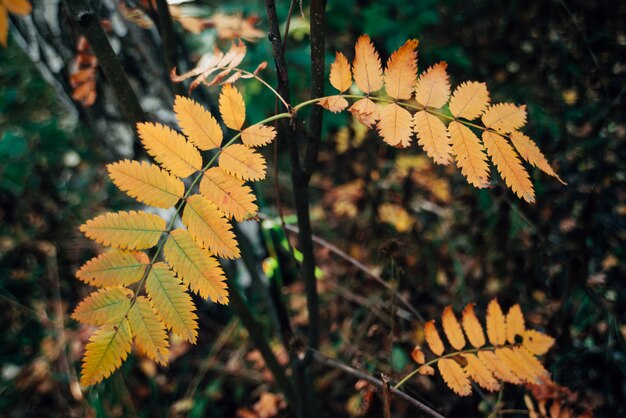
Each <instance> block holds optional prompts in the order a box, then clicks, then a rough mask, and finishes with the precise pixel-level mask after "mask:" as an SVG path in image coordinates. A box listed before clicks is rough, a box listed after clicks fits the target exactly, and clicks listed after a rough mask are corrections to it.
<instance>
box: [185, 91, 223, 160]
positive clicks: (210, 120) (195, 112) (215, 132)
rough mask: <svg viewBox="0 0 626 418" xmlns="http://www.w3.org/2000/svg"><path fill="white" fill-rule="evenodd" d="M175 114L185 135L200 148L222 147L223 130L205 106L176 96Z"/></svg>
mask: <svg viewBox="0 0 626 418" xmlns="http://www.w3.org/2000/svg"><path fill="white" fill-rule="evenodd" d="M174 112H175V113H176V119H178V124H179V125H180V128H181V129H182V130H183V133H184V134H185V135H187V138H189V140H190V141H191V142H193V143H194V144H195V145H196V146H197V147H198V148H200V149H201V150H210V149H214V148H219V147H220V145H221V144H222V139H223V134H222V128H221V127H220V124H219V123H218V122H217V120H216V119H215V118H214V117H213V115H211V113H209V112H208V111H207V110H206V109H205V108H204V106H202V105H201V104H200V103H197V102H196V101H194V100H191V99H189V98H187V97H183V96H176V100H175V101H174Z"/></svg>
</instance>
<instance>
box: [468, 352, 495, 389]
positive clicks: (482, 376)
mask: <svg viewBox="0 0 626 418" xmlns="http://www.w3.org/2000/svg"><path fill="white" fill-rule="evenodd" d="M462 356H463V358H464V359H465V360H466V361H467V366H465V371H466V373H467V375H468V376H469V377H470V378H471V379H472V380H473V381H474V382H476V383H478V385H479V386H480V387H481V388H483V389H485V390H488V391H490V392H495V391H498V390H500V382H498V380H497V379H496V378H495V377H493V374H492V373H491V372H490V371H489V369H488V368H487V367H486V366H485V365H484V364H483V362H482V361H480V360H479V359H478V357H476V355H475V354H463V355H462Z"/></svg>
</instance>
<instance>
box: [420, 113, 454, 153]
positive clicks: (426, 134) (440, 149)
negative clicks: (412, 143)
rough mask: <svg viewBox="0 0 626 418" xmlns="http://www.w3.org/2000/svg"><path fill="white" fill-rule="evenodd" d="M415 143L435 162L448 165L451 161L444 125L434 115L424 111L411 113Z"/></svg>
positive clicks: (448, 141) (450, 149)
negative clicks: (415, 137) (415, 136)
mask: <svg viewBox="0 0 626 418" xmlns="http://www.w3.org/2000/svg"><path fill="white" fill-rule="evenodd" d="M413 125H414V130H415V133H416V134H417V138H418V139H417V143H418V144H420V145H421V147H422V148H424V151H426V154H427V155H428V156H429V157H430V158H432V159H433V161H435V162H436V163H437V164H442V165H448V164H450V162H451V161H452V147H451V146H450V138H449V137H448V130H447V129H446V125H444V124H443V122H442V121H441V120H440V119H439V118H438V117H437V116H435V115H431V114H430V113H427V112H426V111H420V112H417V113H416V114H415V115H413Z"/></svg>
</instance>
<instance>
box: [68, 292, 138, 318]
mask: <svg viewBox="0 0 626 418" xmlns="http://www.w3.org/2000/svg"><path fill="white" fill-rule="evenodd" d="M132 297H133V292H132V290H130V289H127V288H125V287H121V286H115V287H107V288H105V289H100V290H97V291H95V292H93V293H92V294H90V295H89V296H87V297H86V298H85V299H84V300H83V301H82V302H81V303H80V304H79V305H78V306H77V307H76V309H74V312H73V313H72V318H73V319H75V320H77V321H80V322H82V323H83V324H89V325H104V324H106V323H112V322H116V321H117V322H119V321H120V320H121V319H122V318H123V317H124V315H126V314H127V313H128V310H129V309H130V299H131V298H132Z"/></svg>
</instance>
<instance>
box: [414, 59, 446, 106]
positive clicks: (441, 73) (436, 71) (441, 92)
mask: <svg viewBox="0 0 626 418" xmlns="http://www.w3.org/2000/svg"><path fill="white" fill-rule="evenodd" d="M447 67H448V64H446V63H445V62H440V63H439V64H435V65H433V66H432V67H430V68H429V69H428V70H426V71H425V72H424V73H422V75H421V76H420V77H419V79H418V80H417V86H416V88H415V100H416V101H417V103H419V104H421V105H422V106H425V107H432V108H435V109H439V108H441V107H443V105H445V104H446V103H447V102H448V99H449V98H450V81H449V80H448V73H447V72H446V68H447Z"/></svg>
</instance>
